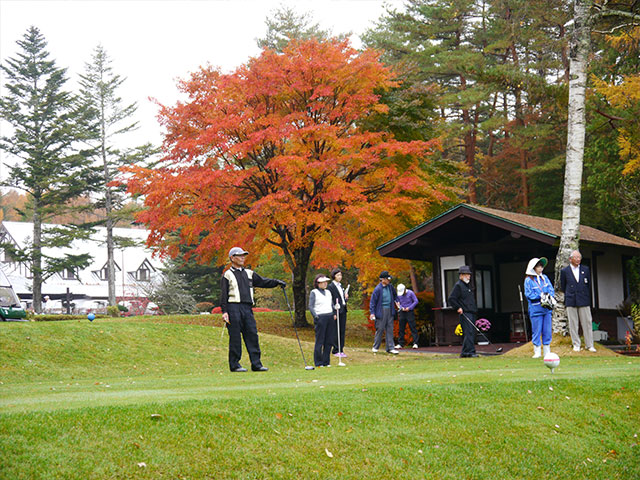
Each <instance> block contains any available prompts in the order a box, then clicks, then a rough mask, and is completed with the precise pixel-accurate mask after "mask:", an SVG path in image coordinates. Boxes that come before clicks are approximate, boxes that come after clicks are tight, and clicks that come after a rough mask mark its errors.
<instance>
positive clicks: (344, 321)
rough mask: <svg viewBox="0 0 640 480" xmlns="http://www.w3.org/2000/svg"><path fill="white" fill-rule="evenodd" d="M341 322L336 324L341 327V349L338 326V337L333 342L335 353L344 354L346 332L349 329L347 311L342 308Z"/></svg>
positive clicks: (340, 312)
mask: <svg viewBox="0 0 640 480" xmlns="http://www.w3.org/2000/svg"><path fill="white" fill-rule="evenodd" d="M338 313H339V314H340V318H339V319H338V320H339V321H338V322H336V323H337V324H338V325H339V326H340V349H339V350H338V329H337V326H336V335H335V338H334V340H333V353H338V352H344V331H345V329H346V328H347V309H346V308H341V309H340V311H339V312H338Z"/></svg>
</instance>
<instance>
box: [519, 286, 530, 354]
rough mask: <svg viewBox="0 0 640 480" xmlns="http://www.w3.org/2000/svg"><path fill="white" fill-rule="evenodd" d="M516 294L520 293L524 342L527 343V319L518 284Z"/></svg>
mask: <svg viewBox="0 0 640 480" xmlns="http://www.w3.org/2000/svg"><path fill="white" fill-rule="evenodd" d="M518 292H519V293H520V309H521V310H522V323H524V341H525V342H528V341H529V334H528V333H527V317H525V316H524V303H523V301H522V289H521V288H520V284H518Z"/></svg>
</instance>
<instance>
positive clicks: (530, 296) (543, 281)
mask: <svg viewBox="0 0 640 480" xmlns="http://www.w3.org/2000/svg"><path fill="white" fill-rule="evenodd" d="M542 293H549V294H551V295H555V291H554V290H553V285H551V282H550V281H549V277H547V276H546V275H545V274H544V273H543V274H542V275H541V276H540V282H538V280H537V279H535V278H532V277H530V276H527V278H525V279H524V295H525V297H527V302H528V303H529V316H530V317H535V316H538V315H545V314H547V313H548V312H549V311H550V310H549V309H547V308H544V307H543V306H542V305H540V294H542Z"/></svg>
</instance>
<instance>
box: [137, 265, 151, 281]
mask: <svg viewBox="0 0 640 480" xmlns="http://www.w3.org/2000/svg"><path fill="white" fill-rule="evenodd" d="M150 279H151V271H150V270H149V269H148V268H147V267H146V265H142V266H141V267H140V268H139V269H138V270H136V280H138V281H140V282H148V281H149V280H150Z"/></svg>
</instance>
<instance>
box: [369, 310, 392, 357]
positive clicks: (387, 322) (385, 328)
mask: <svg viewBox="0 0 640 480" xmlns="http://www.w3.org/2000/svg"><path fill="white" fill-rule="evenodd" d="M383 333H384V336H385V342H386V343H387V352H388V351H389V350H393V347H394V344H393V315H391V308H383V309H382V318H379V317H376V336H375V337H373V348H376V349H377V348H380V344H381V343H382V334H383Z"/></svg>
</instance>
